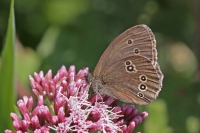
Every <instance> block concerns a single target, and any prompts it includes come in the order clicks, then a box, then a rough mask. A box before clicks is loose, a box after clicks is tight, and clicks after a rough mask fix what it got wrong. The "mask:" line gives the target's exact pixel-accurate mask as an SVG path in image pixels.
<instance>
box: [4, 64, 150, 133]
mask: <svg viewBox="0 0 200 133" xmlns="http://www.w3.org/2000/svg"><path fill="white" fill-rule="evenodd" d="M87 73H88V68H85V69H83V70H80V71H79V72H78V73H77V74H76V71H75V67H74V66H71V67H70V68H69V71H67V70H66V68H65V67H64V66H62V67H61V69H60V70H58V72H57V74H56V75H55V76H54V77H52V71H51V70H49V71H48V72H47V74H46V75H45V76H44V74H43V72H42V71H41V72H40V73H39V74H37V73H34V77H31V76H30V84H31V87H32V91H33V93H34V94H35V95H36V97H37V105H36V106H34V102H33V98H32V97H30V98H28V97H26V96H24V97H23V99H20V100H19V101H18V102H17V105H18V108H19V110H20V113H21V116H18V115H17V114H16V113H11V115H10V116H11V118H12V120H13V126H14V128H15V130H16V132H17V133H28V132H34V133H49V132H50V131H51V130H54V131H56V132H57V133H68V132H77V133H88V132H92V131H101V132H104V133H106V132H109V133H115V132H124V133H131V132H132V131H133V130H134V128H135V126H136V125H138V124H139V123H141V122H142V120H143V119H144V118H146V117H147V115H148V114H147V112H142V113H141V114H140V115H138V110H137V109H136V108H135V106H134V105H130V106H128V105H125V104H123V105H122V106H117V103H118V101H117V100H114V99H113V98H111V97H109V96H106V95H103V96H99V95H97V94H94V95H93V96H91V97H89V94H88V91H89V87H90V86H89V85H88V84H87V82H86V81H85V78H84V76H85V74H87ZM5 133H14V131H11V130H5Z"/></svg>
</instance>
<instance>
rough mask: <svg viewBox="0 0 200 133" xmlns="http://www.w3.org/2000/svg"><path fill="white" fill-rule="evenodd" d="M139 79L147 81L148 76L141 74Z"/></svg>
mask: <svg viewBox="0 0 200 133" xmlns="http://www.w3.org/2000/svg"><path fill="white" fill-rule="evenodd" d="M139 79H140V81H141V82H143V83H145V82H147V77H146V76H145V75H140V77H139Z"/></svg>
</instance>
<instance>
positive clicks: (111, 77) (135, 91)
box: [85, 25, 164, 105]
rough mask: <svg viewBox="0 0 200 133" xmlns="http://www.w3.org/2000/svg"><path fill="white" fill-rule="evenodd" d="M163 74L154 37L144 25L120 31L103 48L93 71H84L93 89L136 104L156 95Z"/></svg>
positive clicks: (147, 102)
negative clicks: (120, 32)
mask: <svg viewBox="0 0 200 133" xmlns="http://www.w3.org/2000/svg"><path fill="white" fill-rule="evenodd" d="M163 77H164V76H163V74H162V72H161V70H160V67H159V65H158V62H157V50H156V40H155V37H154V34H153V33H152V31H151V29H150V28H149V27H147V26H146V25H136V26H133V27H131V28H129V29H128V30H126V31H125V32H123V33H122V34H120V35H119V36H118V37H117V38H116V39H114V41H113V42H112V43H111V44H110V45H109V46H108V48H107V49H106V50H105V52H104V53H103V55H102V56H101V58H100V59H99V62H98V63H97V65H96V67H95V69H94V72H93V74H91V73H88V74H87V75H85V79H86V81H87V82H88V83H91V86H92V88H93V90H94V91H95V92H97V93H100V94H106V95H108V96H111V97H113V98H115V99H118V100H121V101H123V102H127V103H136V104H140V105H145V104H149V103H150V102H152V101H153V100H155V99H156V98H157V97H158V94H159V92H160V90H161V88H162V80H163Z"/></svg>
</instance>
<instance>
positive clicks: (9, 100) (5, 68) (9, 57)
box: [0, 0, 15, 132]
mask: <svg viewBox="0 0 200 133" xmlns="http://www.w3.org/2000/svg"><path fill="white" fill-rule="evenodd" d="M7 27H8V28H7V34H6V39H5V45H4V48H3V52H2V60H1V68H0V107H1V113H0V120H1V122H0V132H3V131H4V130H5V128H10V129H13V127H12V120H11V119H10V112H13V111H14V105H15V94H14V89H15V86H14V85H15V71H14V66H15V65H14V47H15V18H14V0H12V1H11V6H10V15H9V20H8V26H7Z"/></svg>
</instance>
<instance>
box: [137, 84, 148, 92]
mask: <svg viewBox="0 0 200 133" xmlns="http://www.w3.org/2000/svg"><path fill="white" fill-rule="evenodd" d="M138 89H139V90H140V91H146V90H147V86H146V85H145V84H139V86H138Z"/></svg>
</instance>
